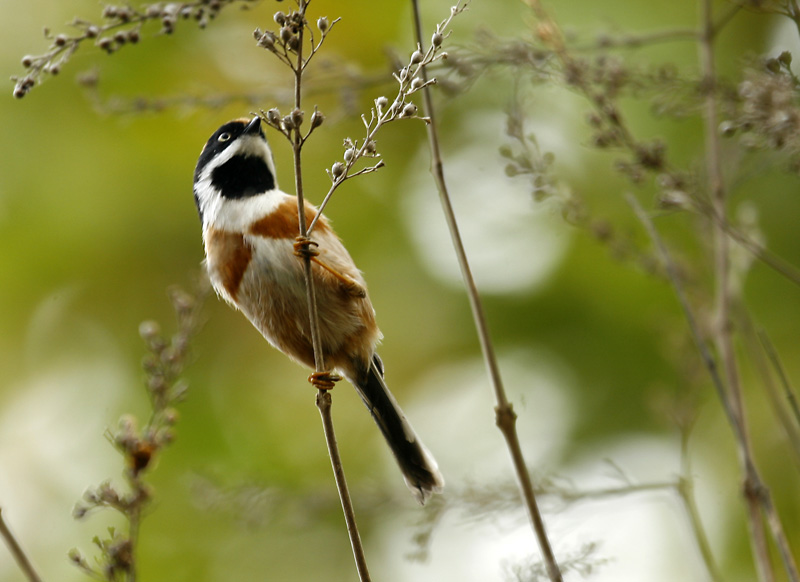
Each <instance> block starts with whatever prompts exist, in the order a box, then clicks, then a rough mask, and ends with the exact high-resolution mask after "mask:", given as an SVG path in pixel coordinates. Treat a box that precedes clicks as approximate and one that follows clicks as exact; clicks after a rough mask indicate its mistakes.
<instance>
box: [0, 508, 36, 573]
mask: <svg viewBox="0 0 800 582" xmlns="http://www.w3.org/2000/svg"><path fill="white" fill-rule="evenodd" d="M0 536H2V537H3V539H4V540H5V541H6V545H8V550H9V551H10V552H11V555H12V556H14V559H15V560H16V561H17V564H18V565H19V569H20V570H22V572H23V574H25V577H26V578H27V579H28V580H30V582H42V579H41V578H39V575H38V574H37V573H36V570H35V569H34V567H33V564H31V561H30V560H29V559H28V556H26V555H25V552H24V551H23V550H22V546H20V545H19V542H18V541H17V538H15V537H14V534H13V533H11V530H10V529H8V524H6V522H5V519H3V508H2V507H0Z"/></svg>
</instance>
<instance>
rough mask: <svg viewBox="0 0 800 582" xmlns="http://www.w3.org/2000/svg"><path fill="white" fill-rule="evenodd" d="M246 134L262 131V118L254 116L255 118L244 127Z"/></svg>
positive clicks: (256, 133) (255, 133)
mask: <svg viewBox="0 0 800 582" xmlns="http://www.w3.org/2000/svg"><path fill="white" fill-rule="evenodd" d="M244 133H245V135H258V134H259V133H261V118H260V117H254V118H253V120H252V121H251V122H250V123H248V124H247V127H245V128H244Z"/></svg>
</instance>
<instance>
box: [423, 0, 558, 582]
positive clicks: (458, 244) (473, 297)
mask: <svg viewBox="0 0 800 582" xmlns="http://www.w3.org/2000/svg"><path fill="white" fill-rule="evenodd" d="M412 6H413V12H414V27H415V30H416V35H417V43H418V44H419V47H420V49H421V50H424V42H423V38H422V21H421V17H420V12H419V2H418V0H412ZM420 74H421V78H422V81H423V87H424V88H423V93H422V96H423V103H424V108H425V116H426V117H427V118H428V119H429V120H430V121H429V123H428V125H427V130H428V141H429V145H430V150H431V156H432V163H431V172H432V173H433V177H434V180H435V181H436V186H437V189H438V191H439V198H440V201H441V204H442V209H443V210H444V214H445V218H446V220H447V226H448V229H449V231H450V237H451V239H452V242H453V246H454V248H455V252H456V256H457V258H458V262H459V266H460V267H461V276H462V278H463V280H464V284H465V286H466V290H467V296H468V297H469V302H470V306H471V308H472V316H473V320H474V321H475V325H476V327H477V332H478V338H479V340H480V344H481V349H482V351H483V357H484V361H485V364H486V368H487V370H488V372H489V377H490V381H491V384H492V387H493V389H494V393H495V400H496V407H495V413H496V422H497V426H498V428H499V429H500V431H501V432H502V433H503V436H504V437H505V439H506V443H507V445H508V448H509V451H510V453H511V459H512V462H513V465H514V469H515V471H516V474H517V479H518V481H519V486H520V489H521V492H522V496H523V498H524V500H525V505H526V507H527V509H528V515H529V517H530V519H531V523H532V526H533V529H534V532H535V533H536V538H537V540H538V542H539V547H540V549H541V552H542V556H543V558H544V563H545V567H546V569H547V574H548V576H549V577H550V580H551V581H552V582H558V581H560V580H562V577H561V571H560V569H559V567H558V563H557V562H556V558H555V555H554V553H553V550H552V547H551V545H550V540H549V539H548V537H547V532H546V530H545V526H544V520H543V519H542V515H541V512H540V511H539V506H538V504H537V502H536V496H535V494H534V492H533V484H532V483H531V478H530V473H529V471H528V468H527V466H526V465H525V459H524V456H523V454H522V448H521V446H520V444H519V437H518V435H517V431H516V419H517V415H516V413H515V412H514V409H513V407H512V406H511V403H510V402H509V401H508V398H507V397H506V393H505V389H504V388H503V381H502V378H501V376H500V368H499V366H498V363H497V357H496V355H495V351H494V346H493V344H492V339H491V334H490V333H489V326H488V323H487V320H486V315H485V313H484V310H483V304H482V302H481V299H480V295H479V293H478V288H477V286H476V285H475V280H474V278H473V277H472V271H471V269H470V266H469V261H468V260H467V255H466V252H465V250H464V245H463V243H462V241H461V234H460V232H459V229H458V223H457V221H456V218H455V213H454V212H453V207H452V205H451V203H450V195H449V193H448V190H447V183H446V181H445V176H444V166H443V163H442V157H441V152H440V149H439V136H438V130H437V126H436V117H435V112H434V108H433V101H432V99H431V95H430V90H429V87H428V86H427V85H428V79H427V73H426V71H425V68H424V67H422V69H421V71H420Z"/></svg>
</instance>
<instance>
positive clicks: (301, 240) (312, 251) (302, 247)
mask: <svg viewBox="0 0 800 582" xmlns="http://www.w3.org/2000/svg"><path fill="white" fill-rule="evenodd" d="M318 246H319V243H318V242H314V241H313V240H311V239H310V238H308V237H307V236H298V237H297V238H296V239H295V243H294V254H295V255H297V256H298V257H301V258H303V259H313V258H314V257H316V256H318V255H319V251H318V250H317V249H316V247H318Z"/></svg>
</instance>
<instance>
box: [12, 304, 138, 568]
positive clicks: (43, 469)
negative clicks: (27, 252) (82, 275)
mask: <svg viewBox="0 0 800 582" xmlns="http://www.w3.org/2000/svg"><path fill="white" fill-rule="evenodd" d="M74 296H75V290H74V289H64V290H60V291H59V292H56V293H54V294H53V295H51V296H50V297H47V298H46V299H45V300H43V301H42V302H41V304H40V306H39V309H38V310H37V312H36V313H35V314H34V316H33V317H32V321H31V324H30V326H29V330H28V331H29V333H28V337H27V338H26V342H25V346H26V349H25V352H26V354H25V355H26V360H27V361H28V363H29V366H28V367H29V372H28V374H27V375H25V376H24V377H23V378H21V379H19V380H17V381H14V382H12V383H11V384H10V385H8V386H4V387H3V406H2V408H0V465H1V466H2V470H0V505H1V506H2V508H3V517H4V518H5V519H6V520H7V521H8V522H9V524H10V526H11V528H12V530H13V532H14V534H15V535H16V537H17V538H18V539H19V541H20V543H21V544H22V546H23V548H24V549H25V551H26V553H28V554H29V557H31V559H32V560H33V562H34V564H35V566H36V567H37V569H38V570H39V573H40V574H41V575H42V577H43V579H53V580H64V581H66V580H81V579H84V578H85V576H83V575H81V574H80V573H79V571H78V570H77V569H76V568H74V567H73V566H72V565H71V564H70V563H69V562H68V560H67V559H66V553H67V551H68V550H69V549H70V548H72V547H76V546H79V547H81V548H83V549H84V550H89V552H91V549H92V545H91V539H92V536H94V535H96V534H102V533H103V532H104V531H105V524H107V523H108V521H109V519H110V515H111V514H112V513H113V512H106V515H103V516H101V515H100V514H98V515H97V516H93V517H91V518H89V519H87V520H85V521H83V522H80V523H79V522H76V521H75V520H74V519H73V518H72V508H73V506H74V504H75V502H76V501H77V500H78V499H79V498H80V496H81V494H82V493H83V491H84V490H85V489H86V488H87V487H89V486H91V485H97V484H99V483H100V482H101V481H103V480H105V479H109V478H111V479H114V480H117V479H121V472H122V466H123V465H122V457H121V456H120V455H119V454H118V453H116V452H115V451H114V448H113V446H112V445H111V444H110V443H109V442H108V440H107V439H106V438H105V437H104V432H105V429H106V428H107V427H109V426H111V425H115V424H116V421H117V417H118V415H119V407H120V399H121V395H122V394H124V393H125V392H126V389H127V388H129V387H130V386H132V385H134V386H135V385H136V383H138V379H137V378H135V377H132V375H131V374H129V373H128V370H129V366H127V365H126V364H125V363H124V362H122V361H120V358H119V355H118V352H117V350H116V344H115V342H113V341H110V338H109V335H108V333H107V331H105V329H104V328H103V327H102V326H101V325H100V324H98V323H96V322H91V321H89V320H86V319H82V318H80V317H77V316H75V315H74V314H73V313H72V312H71V309H70V305H71V300H72V298H73V297H74ZM4 552H5V548H0V555H1V554H2V553H4ZM20 576H21V574H20V573H19V570H18V569H17V567H16V564H15V563H14V562H13V560H11V559H10V557H9V559H5V557H4V558H1V559H0V580H16V579H21V578H20Z"/></svg>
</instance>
